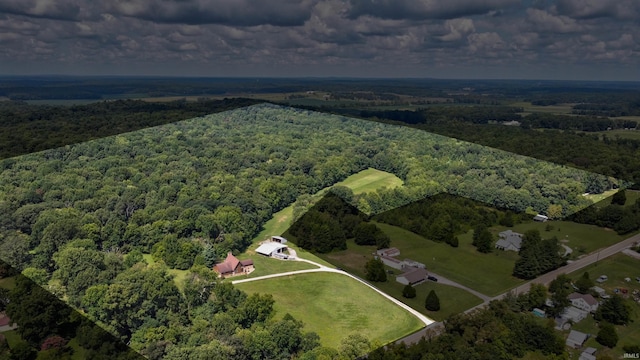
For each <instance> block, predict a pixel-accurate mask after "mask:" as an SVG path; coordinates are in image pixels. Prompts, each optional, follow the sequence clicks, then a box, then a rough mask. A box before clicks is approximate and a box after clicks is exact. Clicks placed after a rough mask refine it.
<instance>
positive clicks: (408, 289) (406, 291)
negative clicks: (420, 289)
mask: <svg viewBox="0 0 640 360" xmlns="http://www.w3.org/2000/svg"><path fill="white" fill-rule="evenodd" d="M402 296H404V297H406V298H407V299H413V298H414V297H416V289H415V288H414V287H413V286H411V285H409V284H407V285H405V286H404V288H403V289H402Z"/></svg>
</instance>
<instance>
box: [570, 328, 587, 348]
mask: <svg viewBox="0 0 640 360" xmlns="http://www.w3.org/2000/svg"><path fill="white" fill-rule="evenodd" d="M588 338H589V335H587V334H585V333H583V332H580V331H576V330H571V332H570V333H569V336H568V337H567V341H566V344H567V346H569V347H572V348H574V349H579V348H581V347H582V345H583V344H584V342H585V341H587V339H588Z"/></svg>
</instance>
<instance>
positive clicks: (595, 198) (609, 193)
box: [585, 189, 618, 203]
mask: <svg viewBox="0 0 640 360" xmlns="http://www.w3.org/2000/svg"><path fill="white" fill-rule="evenodd" d="M616 192H618V189H613V190H607V191H605V192H603V193H602V194H589V195H585V198H587V199H589V200H591V201H592V202H594V203H597V202H600V201H602V200H604V199H606V198H608V197H609V196H612V195H613V194H615V193H616ZM609 203H611V201H609Z"/></svg>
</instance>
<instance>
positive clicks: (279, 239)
mask: <svg viewBox="0 0 640 360" xmlns="http://www.w3.org/2000/svg"><path fill="white" fill-rule="evenodd" d="M271 241H273V242H279V243H280V244H286V243H287V239H285V238H283V237H282V236H275V235H274V236H272V237H271Z"/></svg>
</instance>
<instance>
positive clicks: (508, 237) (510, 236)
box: [495, 230, 522, 252]
mask: <svg viewBox="0 0 640 360" xmlns="http://www.w3.org/2000/svg"><path fill="white" fill-rule="evenodd" d="M498 236H499V239H498V241H496V245H495V247H496V249H500V250H509V251H515V252H518V251H520V247H521V246H522V234H520V233H517V232H513V231H511V230H505V231H503V232H501V233H499V234H498Z"/></svg>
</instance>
